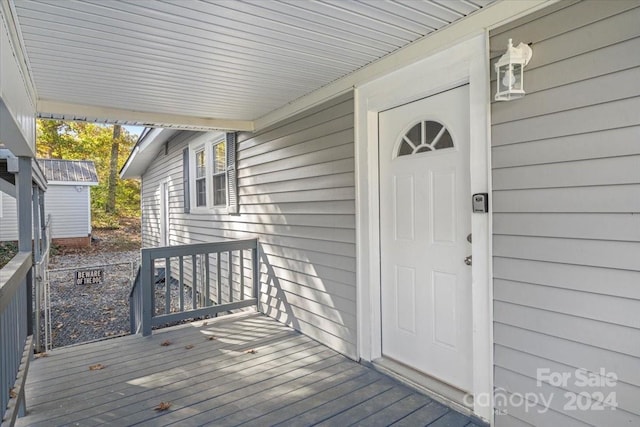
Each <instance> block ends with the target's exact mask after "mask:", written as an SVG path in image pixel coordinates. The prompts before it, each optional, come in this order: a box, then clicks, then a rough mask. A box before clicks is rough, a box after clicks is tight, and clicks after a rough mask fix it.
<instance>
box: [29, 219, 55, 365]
mask: <svg viewBox="0 0 640 427" xmlns="http://www.w3.org/2000/svg"><path fill="white" fill-rule="evenodd" d="M38 226H39V225H38V224H36V223H34V235H36V236H37V234H36V233H35V231H38V232H39V233H40V235H39V237H40V238H36V239H34V256H35V260H34V261H35V263H34V272H35V281H34V282H35V287H34V298H33V305H34V308H33V312H34V316H33V317H34V326H33V335H34V344H35V348H36V352H38V353H40V352H42V351H47V350H49V346H48V343H49V337H50V336H51V322H50V316H49V315H50V313H49V304H48V295H47V294H48V286H49V278H48V269H49V253H50V249H51V215H48V216H47V221H46V222H45V224H44V226H43V227H41V228H40V229H38ZM43 321H44V322H43ZM43 323H44V324H43ZM43 331H44V335H43V334H42V332H43Z"/></svg>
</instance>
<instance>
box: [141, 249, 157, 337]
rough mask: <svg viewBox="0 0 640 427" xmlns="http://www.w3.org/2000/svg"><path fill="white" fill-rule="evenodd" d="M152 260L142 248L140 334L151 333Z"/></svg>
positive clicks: (147, 334) (146, 334)
mask: <svg viewBox="0 0 640 427" xmlns="http://www.w3.org/2000/svg"><path fill="white" fill-rule="evenodd" d="M153 270H154V265H153V260H152V259H151V254H150V253H149V252H147V251H145V250H144V249H143V250H142V267H141V270H140V286H141V289H140V291H141V293H140V296H141V298H142V336H145V337H147V336H149V335H151V318H152V317H153V312H152V311H153V283H152V282H153Z"/></svg>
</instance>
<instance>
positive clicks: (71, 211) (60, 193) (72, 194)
mask: <svg viewBox="0 0 640 427" xmlns="http://www.w3.org/2000/svg"><path fill="white" fill-rule="evenodd" d="M78 189H81V191H78ZM89 191H90V187H88V186H86V185H83V186H75V185H51V184H49V187H48V189H47V192H46V193H45V198H44V207H45V214H46V215H51V237H52V238H54V239H58V238H66V237H87V236H88V235H89V234H90V233H91V210H90V206H89V200H90V199H89Z"/></svg>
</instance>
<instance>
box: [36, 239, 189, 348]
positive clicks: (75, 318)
mask: <svg viewBox="0 0 640 427" xmlns="http://www.w3.org/2000/svg"><path fill="white" fill-rule="evenodd" d="M139 263H140V251H126V252H93V253H80V252H74V253H71V254H66V255H58V256H54V257H52V258H51V262H50V264H49V271H50V273H49V281H50V293H51V329H52V332H51V336H52V346H53V347H63V346H68V345H73V344H79V343H83V342H87V341H94V340H98V339H104V338H109V337H116V336H121V335H128V334H129V328H130V325H129V292H130V291H131V280H133V278H134V277H135V271H136V270H137V267H138V265H139ZM89 267H96V268H101V269H103V271H104V277H103V282H102V283H101V284H91V285H77V284H75V283H74V272H75V271H76V270H79V269H86V268H89ZM158 267H159V268H158V270H157V271H158V272H159V273H163V270H164V269H163V268H162V267H163V265H162V266H160V265H158ZM170 286H171V289H170V293H171V311H172V312H174V311H179V289H178V286H177V281H176V280H171V283H170ZM165 295H166V293H165V281H164V275H163V274H160V275H159V276H157V277H156V283H155V307H156V310H155V311H156V314H163V313H164V310H165ZM184 305H185V307H186V308H188V307H191V305H192V299H191V290H190V289H189V288H186V289H185V292H184ZM178 323H182V322H176V323H173V324H178ZM41 324H42V327H41V331H42V336H43V337H44V318H43V317H42V318H41ZM163 326H165V325H163Z"/></svg>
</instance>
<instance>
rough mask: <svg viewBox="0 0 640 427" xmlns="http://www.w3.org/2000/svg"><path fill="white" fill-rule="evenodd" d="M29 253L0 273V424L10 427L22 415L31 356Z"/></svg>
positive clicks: (24, 253) (30, 258)
mask: <svg viewBox="0 0 640 427" xmlns="http://www.w3.org/2000/svg"><path fill="white" fill-rule="evenodd" d="M31 263H32V256H31V252H18V254H17V255H16V256H14V257H13V258H12V259H11V261H9V263H7V265H5V266H4V267H3V268H2V269H0V423H2V425H4V423H7V424H8V425H13V423H14V422H15V420H16V418H17V417H18V416H19V415H20V416H21V415H23V414H24V411H25V396H24V381H25V379H26V371H27V369H28V364H29V358H30V355H31V353H32V347H33V340H32V339H30V338H31V336H30V335H29V334H28V317H29V315H30V313H31V310H29V309H28V301H29V298H28V292H29V291H30V290H29V287H28V286H27V280H28V275H29V272H30V271H31Z"/></svg>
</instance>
